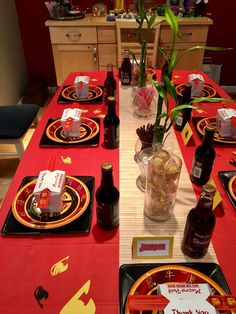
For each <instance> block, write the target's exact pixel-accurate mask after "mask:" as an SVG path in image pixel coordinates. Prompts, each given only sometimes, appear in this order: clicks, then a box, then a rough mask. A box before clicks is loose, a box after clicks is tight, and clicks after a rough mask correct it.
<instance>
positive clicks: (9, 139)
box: [0, 104, 39, 158]
mask: <svg viewBox="0 0 236 314" xmlns="http://www.w3.org/2000/svg"><path fill="white" fill-rule="evenodd" d="M38 111H39V106H37V105H34V104H19V105H7V106H0V144H10V145H15V148H16V152H1V151H0V155H6V156H11V155H13V156H18V157H19V158H21V157H22V155H23V153H24V145H23V138H24V135H25V134H26V132H27V131H28V129H29V127H30V126H31V124H32V123H34V126H35V127H36V126H37V122H38V121H37V113H38Z"/></svg>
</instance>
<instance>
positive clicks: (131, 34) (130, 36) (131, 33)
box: [120, 28, 155, 43]
mask: <svg viewBox="0 0 236 314" xmlns="http://www.w3.org/2000/svg"><path fill="white" fill-rule="evenodd" d="M120 32H121V34H120V36H121V42H122V43H137V42H139V38H138V34H137V28H122V29H121V31H120ZM147 37H148V30H147V29H142V31H141V40H142V39H145V38H147ZM154 39H155V30H154V29H153V30H152V33H151V35H150V39H149V40H148V42H149V43H154Z"/></svg>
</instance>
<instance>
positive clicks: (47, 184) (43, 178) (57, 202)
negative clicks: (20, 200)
mask: <svg viewBox="0 0 236 314" xmlns="http://www.w3.org/2000/svg"><path fill="white" fill-rule="evenodd" d="M65 178H66V173H65V171H62V170H55V171H49V170H43V171H40V173H39V176H38V179H37V181H36V185H35V188H34V191H33V195H34V197H35V199H36V202H37V203H38V201H39V197H40V194H41V192H42V191H46V190H48V191H50V199H49V205H48V208H45V209H44V212H60V211H61V209H62V194H63V192H64V187H65Z"/></svg>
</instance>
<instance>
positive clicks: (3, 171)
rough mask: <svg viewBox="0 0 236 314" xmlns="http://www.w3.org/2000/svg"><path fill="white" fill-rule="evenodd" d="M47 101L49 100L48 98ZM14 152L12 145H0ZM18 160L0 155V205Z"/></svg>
mask: <svg viewBox="0 0 236 314" xmlns="http://www.w3.org/2000/svg"><path fill="white" fill-rule="evenodd" d="M48 101H49V100H48ZM48 101H47V103H46V104H45V106H43V107H41V108H40V110H39V112H38V120H40V118H41V116H42V114H43V112H44V111H45V109H46V108H47V104H48ZM34 130H35V129H34V128H33V127H32V128H30V129H29V130H28V132H27V133H26V135H25V137H24V141H23V142H24V147H25V148H26V147H27V145H28V143H29V141H30V139H31V137H32V135H33V134H34ZM11 151H12V152H14V151H15V148H14V145H3V144H1V145H0V152H11ZM19 162H20V160H19V158H17V157H16V156H0V207H1V204H2V202H3V200H4V197H5V195H6V193H7V190H8V187H9V185H10V183H11V180H12V178H13V177H14V174H15V171H16V169H17V167H18V164H19Z"/></svg>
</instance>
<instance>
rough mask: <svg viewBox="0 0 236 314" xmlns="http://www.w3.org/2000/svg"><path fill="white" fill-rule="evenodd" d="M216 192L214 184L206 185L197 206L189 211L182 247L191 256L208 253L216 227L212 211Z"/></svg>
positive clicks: (195, 256) (196, 256)
mask: <svg viewBox="0 0 236 314" xmlns="http://www.w3.org/2000/svg"><path fill="white" fill-rule="evenodd" d="M215 192H216V189H215V187H214V186H213V185H211V184H206V185H204V186H203V188H202V192H201V196H200V199H199V200H198V203H197V206H196V207H195V208H193V209H191V210H190V211H189V213H188V216H187V219H186V224H185V230H184V236H183V241H182V245H181V249H182V252H183V253H184V254H185V255H187V256H189V257H191V258H202V257H204V256H205V255H206V253H207V250H208V247H209V244H210V241H211V237H212V233H213V231H214V227H215V215H214V213H213V211H212V206H213V199H214V195H215Z"/></svg>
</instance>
